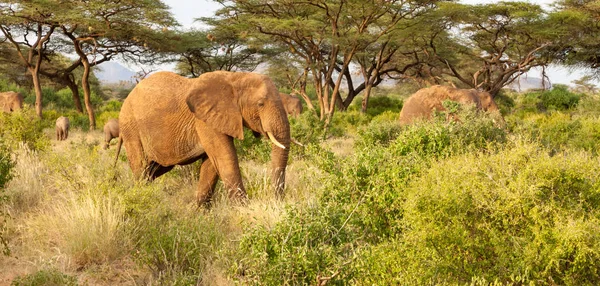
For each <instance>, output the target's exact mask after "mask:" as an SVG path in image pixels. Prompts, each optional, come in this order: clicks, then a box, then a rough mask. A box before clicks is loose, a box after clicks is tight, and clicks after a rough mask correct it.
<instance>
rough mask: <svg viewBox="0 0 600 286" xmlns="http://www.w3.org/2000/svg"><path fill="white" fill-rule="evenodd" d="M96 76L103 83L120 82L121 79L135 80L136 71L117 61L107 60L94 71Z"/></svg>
mask: <svg viewBox="0 0 600 286" xmlns="http://www.w3.org/2000/svg"><path fill="white" fill-rule="evenodd" d="M94 73H95V74H96V77H98V79H99V80H100V82H103V83H119V82H121V81H126V82H134V80H133V78H132V77H133V76H134V75H135V72H133V71H132V70H130V69H128V68H126V67H124V66H123V65H121V64H119V63H117V62H105V63H102V64H100V65H98V67H97V68H96V70H95V71H94Z"/></svg>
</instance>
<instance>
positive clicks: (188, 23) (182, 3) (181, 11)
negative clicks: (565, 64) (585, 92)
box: [161, 0, 584, 84]
mask: <svg viewBox="0 0 600 286" xmlns="http://www.w3.org/2000/svg"><path fill="white" fill-rule="evenodd" d="M509 1H510V0H509ZM163 2H164V3H165V4H167V5H168V6H169V7H171V12H172V13H173V15H174V16H175V19H177V21H178V22H179V23H180V24H181V25H182V28H184V29H189V28H201V27H202V26H201V25H200V23H197V22H194V19H195V18H200V17H209V16H212V15H214V13H215V11H216V10H218V9H219V8H220V7H221V6H220V4H218V3H216V2H214V1H211V0H195V1H190V0H163ZM460 2H461V3H465V4H487V3H495V2H498V1H492V0H462V1H460ZM525 2H530V3H535V4H540V5H542V6H543V7H546V8H547V7H549V5H550V4H552V3H554V2H555V1H554V0H536V1H534V0H529V1H527V0H525ZM173 68H174V66H164V67H161V69H169V70H172V69H173ZM546 73H547V74H548V76H549V77H550V82H551V83H553V84H556V83H562V84H572V83H571V81H573V80H576V79H579V78H581V77H582V76H583V75H584V73H583V72H582V71H569V70H568V69H566V68H560V67H550V68H548V69H546ZM528 75H529V76H530V77H538V78H541V70H535V71H531V72H529V73H528Z"/></svg>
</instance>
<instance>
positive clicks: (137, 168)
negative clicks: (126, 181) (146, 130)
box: [123, 137, 148, 180]
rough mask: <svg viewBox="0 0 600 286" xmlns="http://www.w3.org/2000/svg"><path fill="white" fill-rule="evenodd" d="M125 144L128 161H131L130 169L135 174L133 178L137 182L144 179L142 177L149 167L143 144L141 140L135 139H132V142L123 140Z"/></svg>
mask: <svg viewBox="0 0 600 286" xmlns="http://www.w3.org/2000/svg"><path fill="white" fill-rule="evenodd" d="M125 138H127V137H125ZM123 144H124V145H125V150H126V152H127V160H128V161H129V167H130V168H131V171H132V172H133V177H134V178H135V179H136V180H139V179H142V178H143V177H142V176H143V175H144V174H143V173H144V169H145V167H146V166H147V165H148V163H147V162H146V159H145V157H144V149H143V147H142V142H141V141H140V140H139V138H137V137H134V138H130V140H123Z"/></svg>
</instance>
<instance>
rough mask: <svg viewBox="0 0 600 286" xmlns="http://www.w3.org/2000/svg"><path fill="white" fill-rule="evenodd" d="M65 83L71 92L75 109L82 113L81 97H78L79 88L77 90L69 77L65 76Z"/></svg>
mask: <svg viewBox="0 0 600 286" xmlns="http://www.w3.org/2000/svg"><path fill="white" fill-rule="evenodd" d="M65 77H66V78H65V83H66V84H67V86H68V87H69V89H70V90H71V94H72V95H73V102H74V103H75V108H76V109H77V112H79V113H83V107H82V106H81V97H80V96H79V88H77V84H76V83H75V81H74V80H73V79H72V78H71V75H65Z"/></svg>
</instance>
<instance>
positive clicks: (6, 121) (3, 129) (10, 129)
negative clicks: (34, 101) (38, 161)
mask: <svg viewBox="0 0 600 286" xmlns="http://www.w3.org/2000/svg"><path fill="white" fill-rule="evenodd" d="M46 127H48V126H47V125H46V123H45V122H44V121H42V120H40V119H39V118H38V117H37V115H36V114H35V111H34V110H32V109H30V108H24V109H22V110H21V111H18V112H13V113H0V134H2V136H3V139H4V142H5V143H6V144H7V145H8V146H9V147H10V148H12V149H17V148H18V147H19V144H21V142H22V143H24V144H26V145H27V147H28V148H29V149H31V150H44V149H46V148H47V147H48V146H49V145H50V141H49V139H48V137H47V136H46V135H45V134H44V128H46Z"/></svg>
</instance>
